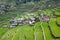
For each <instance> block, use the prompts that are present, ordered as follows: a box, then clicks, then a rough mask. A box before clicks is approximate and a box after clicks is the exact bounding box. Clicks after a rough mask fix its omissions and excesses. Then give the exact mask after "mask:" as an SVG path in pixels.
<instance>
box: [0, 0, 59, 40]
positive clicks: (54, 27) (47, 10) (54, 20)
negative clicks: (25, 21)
mask: <svg viewBox="0 0 60 40" xmlns="http://www.w3.org/2000/svg"><path fill="white" fill-rule="evenodd" d="M38 1H39V0H35V1H31V2H27V3H25V2H24V3H20V2H19V1H17V0H11V1H9V0H2V1H0V4H4V5H9V6H10V8H9V7H7V8H6V9H5V8H0V40H60V3H59V4H58V2H57V1H49V0H46V1H43V0H41V2H40V1H39V2H38ZM47 3H48V4H47ZM49 4H50V5H49ZM49 6H51V7H49ZM1 12H2V13H1ZM40 14H43V15H46V16H48V17H49V18H50V19H49V21H41V20H38V19H36V20H38V21H36V22H35V24H34V25H33V26H31V25H29V24H25V25H22V26H16V27H14V28H10V27H8V28H4V27H3V26H4V25H5V24H6V25H7V26H11V23H10V20H11V19H12V18H16V19H18V18H24V19H28V18H32V17H36V18H38V17H39V18H40V19H41V18H42V17H40Z"/></svg>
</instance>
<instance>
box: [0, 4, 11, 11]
mask: <svg viewBox="0 0 60 40" xmlns="http://www.w3.org/2000/svg"><path fill="white" fill-rule="evenodd" d="M9 8H10V5H4V4H0V9H3V10H4V11H8V10H9Z"/></svg>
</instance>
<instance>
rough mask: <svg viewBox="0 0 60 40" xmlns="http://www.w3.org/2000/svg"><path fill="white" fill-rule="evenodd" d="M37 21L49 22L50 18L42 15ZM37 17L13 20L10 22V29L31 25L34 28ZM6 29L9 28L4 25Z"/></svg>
mask: <svg viewBox="0 0 60 40" xmlns="http://www.w3.org/2000/svg"><path fill="white" fill-rule="evenodd" d="M37 19H39V21H46V22H47V21H49V19H50V18H49V17H48V16H46V15H43V14H41V15H40V16H39V17H38V18H37ZM37 19H36V18H35V17H32V18H28V19H24V18H18V19H17V18H12V19H11V20H10V24H11V25H10V26H9V27H10V28H14V27H16V26H23V25H26V24H29V25H31V26H34V24H35V23H36V22H37V21H36V20H37ZM4 27H7V25H4Z"/></svg>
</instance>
